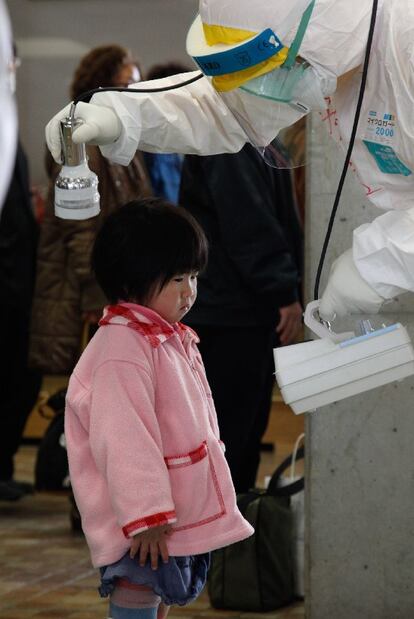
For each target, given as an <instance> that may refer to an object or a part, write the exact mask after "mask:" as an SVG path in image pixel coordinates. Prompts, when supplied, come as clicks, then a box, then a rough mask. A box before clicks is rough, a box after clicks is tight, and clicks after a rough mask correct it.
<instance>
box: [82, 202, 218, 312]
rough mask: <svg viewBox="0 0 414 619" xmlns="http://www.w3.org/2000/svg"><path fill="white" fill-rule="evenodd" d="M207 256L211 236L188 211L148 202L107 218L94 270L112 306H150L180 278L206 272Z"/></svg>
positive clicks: (94, 254)
mask: <svg viewBox="0 0 414 619" xmlns="http://www.w3.org/2000/svg"><path fill="white" fill-rule="evenodd" d="M207 253H208V246H207V239H206V236H205V234H204V232H203V230H202V229H201V227H200V226H199V224H198V223H197V222H196V220H195V219H194V218H193V217H192V216H191V215H190V214H189V213H188V212H187V211H185V210H184V209H183V208H180V207H177V206H174V205H173V204H170V203H169V202H166V201H165V200H162V199H160V198H147V199H145V200H134V201H133V202H129V203H128V204H126V205H125V206H122V207H121V208H120V209H118V210H117V211H115V212H114V213H112V214H111V215H109V217H107V219H106V220H105V221H104V223H103V224H102V227H101V229H100V230H99V232H98V234H97V236H96V239H95V243H94V246H93V249H92V258H91V265H92V270H93V272H94V274H95V277H96V279H97V281H98V284H99V285H100V286H101V288H102V290H103V291H104V293H105V295H106V296H107V298H108V300H109V301H110V303H116V302H118V301H121V300H123V301H136V302H138V303H141V304H145V302H146V301H147V300H148V298H149V296H150V295H151V294H152V293H153V292H155V291H157V289H158V290H161V289H162V288H163V287H164V286H165V285H166V284H167V283H168V281H169V280H171V279H172V278H173V277H174V276H175V275H179V274H183V273H191V272H196V271H202V270H203V269H204V268H205V266H206V264H207Z"/></svg>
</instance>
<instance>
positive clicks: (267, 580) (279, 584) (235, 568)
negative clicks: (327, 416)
mask: <svg viewBox="0 0 414 619" xmlns="http://www.w3.org/2000/svg"><path fill="white" fill-rule="evenodd" d="M303 455H304V450H303V448H301V449H299V450H298V453H297V457H303ZM291 461H292V456H289V457H288V458H286V460H284V461H283V462H282V464H281V465H280V466H279V467H278V468H277V469H276V471H275V472H274V474H273V475H272V478H271V480H270V482H269V486H268V488H267V490H259V489H254V490H251V491H250V492H247V493H246V494H241V495H239V496H238V497H237V504H238V507H239V509H240V511H241V513H242V514H243V516H244V517H245V518H246V520H248V521H249V522H250V524H251V525H252V526H253V528H254V529H255V533H254V535H252V536H251V537H249V538H248V539H246V540H243V541H242V542H237V543H236V544H232V545H231V546H227V547H226V548H221V549H219V550H215V551H214V552H213V553H212V560H211V567H210V572H209V580H208V592H209V596H210V602H211V604H212V606H214V608H221V609H231V610H242V611H247V612H266V611H269V610H275V609H277V608H280V607H281V606H284V605H286V604H289V603H290V602H293V601H294V599H295V593H294V588H295V565H294V552H293V548H294V545H293V533H294V522H293V514H292V512H291V510H290V497H291V496H292V495H293V494H296V493H297V492H300V491H301V490H303V487H304V480H303V477H302V478H301V479H299V480H297V481H295V482H293V483H291V484H288V485H284V486H280V485H279V484H280V477H281V475H282V473H283V472H284V471H285V470H286V469H287V468H288V467H289V466H290V464H291Z"/></svg>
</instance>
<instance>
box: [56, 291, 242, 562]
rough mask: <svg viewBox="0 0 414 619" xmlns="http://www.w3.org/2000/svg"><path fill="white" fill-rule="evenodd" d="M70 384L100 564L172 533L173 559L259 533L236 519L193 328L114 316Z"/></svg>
mask: <svg viewBox="0 0 414 619" xmlns="http://www.w3.org/2000/svg"><path fill="white" fill-rule="evenodd" d="M100 324H101V327H100V328H99V330H98V331H97V333H96V334H95V336H94V337H93V339H92V340H91V342H90V343H89V345H88V347H87V348H86V350H85V352H84V353H83V355H82V357H81V359H80V360H79V362H78V364H77V366H76V368H75V370H74V372H73V374H72V376H71V378H70V382H69V389H68V393H67V399H66V412H65V435H66V441H67V449H68V457H69V468H70V478H71V482H72V486H73V490H74V493H75V498H76V502H77V505H78V507H79V511H80V513H81V516H82V527H83V530H84V532H85V536H86V539H87V542H88V545H89V548H90V552H91V557H92V563H93V565H94V566H96V567H99V566H102V565H108V564H109V563H113V562H114V561H117V560H118V559H120V558H121V556H122V555H123V554H124V553H125V552H126V551H127V549H128V548H129V546H130V538H131V537H132V536H133V535H134V534H136V533H139V532H140V531H144V530H146V529H148V528H149V527H152V526H157V525H160V524H167V523H172V524H173V533H172V535H171V536H169V537H168V549H169V553H170V554H171V555H172V556H180V555H188V554H199V553H203V552H207V551H210V550H214V549H215V548H219V547H221V546H226V545H228V544H232V543H233V542H237V541H239V540H242V539H244V538H246V537H248V536H249V535H251V534H252V533H253V529H252V527H251V526H250V524H249V523H248V522H247V521H246V520H245V519H244V518H243V517H242V515H241V514H240V512H239V510H238V509H237V505H236V500H235V493H234V489H233V484H232V481H231V477H230V472H229V468H228V466H227V463H226V460H225V457H224V454H223V448H222V444H221V443H220V440H219V431H218V426H217V418H216V413H215V409H214V404H213V400H212V397H211V392H210V389H209V386H208V383H207V379H206V375H205V371H204V367H203V363H202V360H201V357H200V354H199V352H198V349H197V346H196V342H197V341H198V338H197V336H196V334H195V333H194V331H192V330H191V329H190V328H189V327H186V326H184V325H181V324H180V323H177V324H175V325H171V324H169V323H168V322H166V321H165V320H164V319H163V318H161V317H160V316H159V315H158V314H157V313H155V312H154V311H152V310H150V309H148V308H145V307H142V306H140V305H135V304H132V303H122V304H120V305H117V306H113V307H109V308H106V311H105V314H104V317H103V319H102V320H101V323H100Z"/></svg>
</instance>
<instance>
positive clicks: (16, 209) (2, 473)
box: [0, 142, 41, 501]
mask: <svg viewBox="0 0 414 619" xmlns="http://www.w3.org/2000/svg"><path fill="white" fill-rule="evenodd" d="M37 236H38V230H37V223H36V220H35V217H34V213H33V210H32V203H31V198H30V187H29V172H28V165H27V160H26V155H25V153H24V151H23V148H22V146H21V144H20V142H19V143H18V146H17V153H16V161H15V166H14V171H13V176H12V179H11V182H10V186H9V190H8V193H7V195H6V199H5V202H4V205H3V210H2V213H1V219H0V287H1V303H0V345H1V354H2V357H3V361H4V363H3V364H2V368H3V369H2V376H1V381H0V402H1V417H0V419H1V432H0V500H7V501H13V500H17V499H20V498H21V497H22V496H23V495H24V494H26V493H27V492H29V491H31V487H30V485H29V484H26V483H24V482H19V481H16V480H15V479H14V455H15V454H16V452H17V450H18V448H19V445H20V442H21V438H22V434H23V430H24V426H25V423H26V420H27V417H28V416H29V413H30V411H31V410H32V408H33V406H34V404H35V402H36V399H37V395H38V392H39V389H40V383H41V375H40V373H39V372H37V371H35V370H31V369H29V368H28V361H27V358H28V346H29V325H30V310H31V304H32V298H33V289H34V280H35V267H36V244H37Z"/></svg>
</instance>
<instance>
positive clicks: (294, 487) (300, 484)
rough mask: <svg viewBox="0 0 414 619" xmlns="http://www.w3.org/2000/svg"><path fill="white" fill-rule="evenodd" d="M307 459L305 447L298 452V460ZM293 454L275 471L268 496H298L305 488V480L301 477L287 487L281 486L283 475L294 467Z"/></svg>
mask: <svg viewBox="0 0 414 619" xmlns="http://www.w3.org/2000/svg"><path fill="white" fill-rule="evenodd" d="M304 457H305V447H304V446H302V447H299V449H298V450H297V452H296V460H301V459H302V458H304ZM292 459H293V454H290V456H288V457H287V458H286V459H285V460H283V462H282V463H281V464H279V466H278V467H277V469H276V470H275V472H274V473H273V475H272V477H271V479H270V482H269V485H268V487H267V494H271V495H272V496H292V495H293V494H297V493H298V492H300V491H301V490H303V489H304V487H305V479H304V477H301V478H300V479H297V480H296V481H294V482H292V483H291V484H286V485H285V486H280V484H279V481H280V478H281V476H282V474H283V473H284V472H285V471H286V470H287V469H288V468H289V467H290V466H291V465H292Z"/></svg>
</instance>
